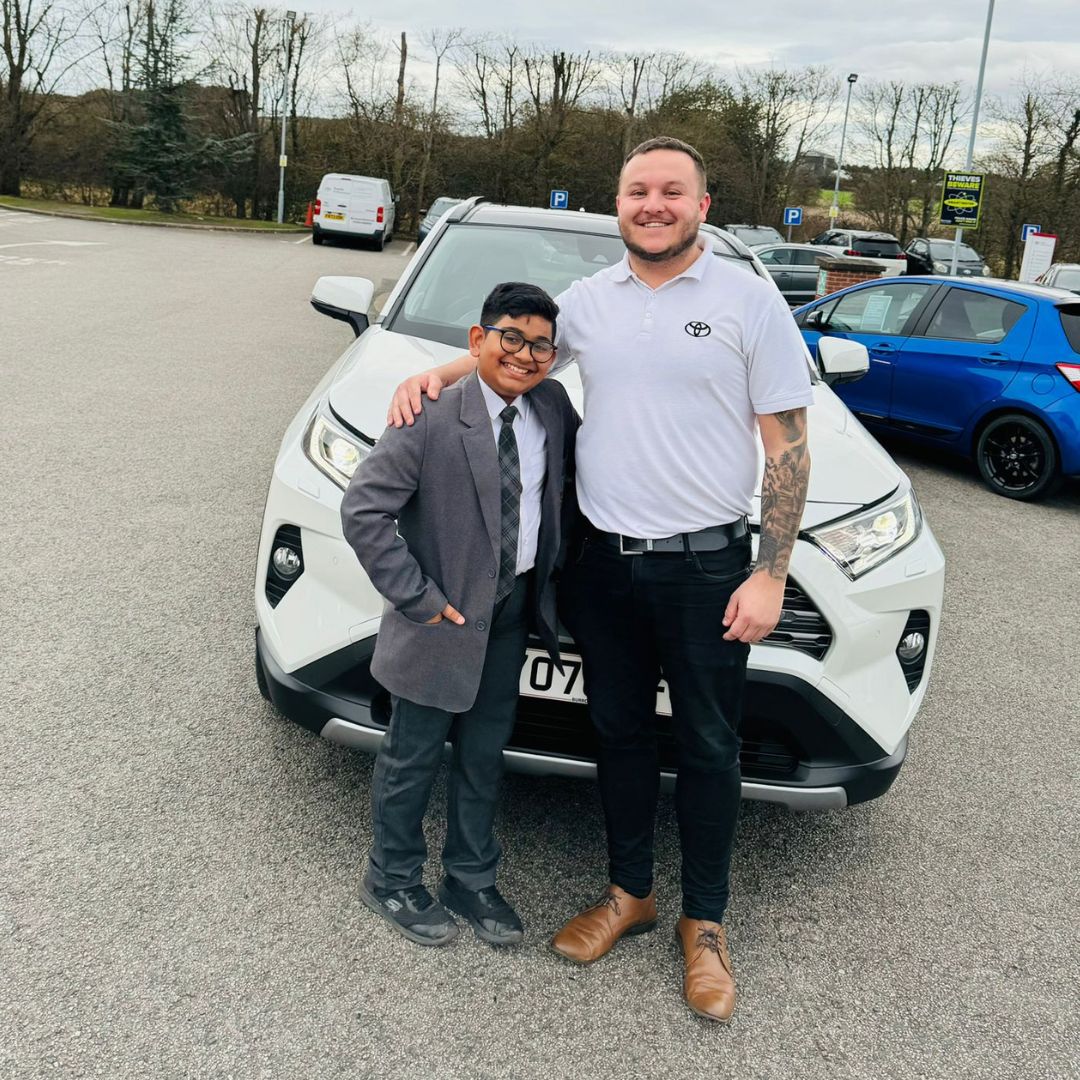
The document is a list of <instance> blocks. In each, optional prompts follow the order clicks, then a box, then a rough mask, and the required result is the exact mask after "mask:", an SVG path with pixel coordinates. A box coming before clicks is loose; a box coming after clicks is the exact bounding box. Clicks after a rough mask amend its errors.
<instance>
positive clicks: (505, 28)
mask: <svg viewBox="0 0 1080 1080" xmlns="http://www.w3.org/2000/svg"><path fill="white" fill-rule="evenodd" d="M986 9H987V3H986V0H963V2H960V3H949V2H942V0H885V2H882V0H870V2H868V3H860V2H859V0H843V2H841V0H810V2H807V0H759V2H757V3H754V2H753V0H750V2H746V0H740V2H738V3H736V2H733V0H711V2H710V0H683V2H682V3H671V2H670V0H669V2H667V3H663V2H658V0H652V2H649V3H646V2H644V0H591V2H590V0H585V2H584V3H583V2H582V0H539V2H537V3H532V4H522V3H516V4H513V6H512V7H511V5H509V4H507V3H506V0H412V2H411V3H409V4H407V5H403V7H402V8H400V9H398V11H397V12H394V13H393V14H389V15H384V14H382V13H383V12H387V11H388V10H389V5H387V6H383V5H371V6H370V7H367V8H363V9H354V10H353V13H354V15H355V17H356V18H357V19H360V20H363V19H371V20H372V21H373V22H374V23H375V24H376V25H377V26H378V27H379V28H381V29H383V30H385V31H387V32H389V33H394V34H397V33H399V32H400V31H402V30H405V31H406V32H408V33H409V34H410V39H415V38H417V37H418V36H419V34H420V33H421V32H422V31H423V30H424V29H426V28H428V27H432V26H461V27H464V28H466V29H468V30H470V31H472V32H474V33H477V34H492V33H501V32H509V33H512V34H513V36H514V38H515V39H516V40H518V41H521V42H527V41H535V42H538V43H543V44H547V45H553V46H558V47H560V48H566V49H571V50H575V51H578V50H581V51H583V50H585V49H593V50H605V49H619V50H649V49H672V50H680V51H683V52H687V53H692V54H694V55H696V56H700V57H701V58H702V59H706V60H709V61H712V62H715V63H717V64H718V65H720V66H721V67H722V68H730V67H734V66H735V65H736V64H738V65H761V64H770V63H775V64H778V65H781V66H787V67H796V66H801V65H803V64H809V63H822V64H826V65H828V66H829V67H830V68H831V69H832V70H833V71H834V72H835V73H837V74H843V75H846V74H847V73H848V72H850V71H856V72H859V73H860V74H861V75H863V76H864V77H875V78H897V79H904V80H906V81H907V80H910V81H927V80H940V81H951V80H953V79H957V80H960V81H961V82H963V83H964V84H966V85H967V86H968V87H969V88H970V89H971V90H974V87H975V80H976V77H977V74H978V66H979V51H980V49H981V47H982V36H983V29H984V26H985V21H986ZM299 10H309V11H326V12H336V13H339V14H345V13H347V12H348V7H347V6H346V5H343V4H341V3H338V2H335V0H302V4H301V6H300V7H299ZM511 11H512V14H510V12H511ZM418 59H419V58H418ZM1051 68H1054V69H1057V70H1058V71H1059V72H1067V71H1072V72H1074V73H1077V74H1080V0H997V3H996V5H995V12H994V24H993V29H992V35H991V42H990V54H989V60H988V64H987V78H986V88H987V91H988V92H989V93H994V94H1006V93H1007V92H1008V91H1009V90H1010V88H1011V86H1012V85H1013V84H1014V83H1015V81H1016V80H1017V79H1019V78H1021V77H1022V76H1023V74H1024V73H1025V71H1044V70H1048V69H1051Z"/></svg>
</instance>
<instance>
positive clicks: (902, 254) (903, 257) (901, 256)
mask: <svg viewBox="0 0 1080 1080" xmlns="http://www.w3.org/2000/svg"><path fill="white" fill-rule="evenodd" d="M893 258H894V259H907V256H906V255H905V254H904V253H903V252H902V251H901V252H900V253H899V254H898V255H894V256H893Z"/></svg>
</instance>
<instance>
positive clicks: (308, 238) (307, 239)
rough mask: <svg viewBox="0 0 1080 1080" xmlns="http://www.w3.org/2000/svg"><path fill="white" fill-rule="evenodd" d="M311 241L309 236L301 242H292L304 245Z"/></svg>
mask: <svg viewBox="0 0 1080 1080" xmlns="http://www.w3.org/2000/svg"><path fill="white" fill-rule="evenodd" d="M310 239H311V237H310V236H305V237H304V239H303V240H294V241H293V243H294V244H306V243H307V242H308V241H309V240H310Z"/></svg>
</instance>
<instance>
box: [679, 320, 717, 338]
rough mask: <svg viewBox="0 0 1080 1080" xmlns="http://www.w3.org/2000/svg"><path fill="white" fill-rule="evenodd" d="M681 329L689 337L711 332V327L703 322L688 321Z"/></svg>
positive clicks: (704, 335) (703, 335)
mask: <svg viewBox="0 0 1080 1080" xmlns="http://www.w3.org/2000/svg"><path fill="white" fill-rule="evenodd" d="M683 329H684V330H685V331H686V332H687V333H688V334H689V335H690V336H691V337H708V336H709V335H710V334H711V333H712V327H711V326H710V325H709V324H708V323H704V322H688V323H687V324H686V325H685V326H684V327H683Z"/></svg>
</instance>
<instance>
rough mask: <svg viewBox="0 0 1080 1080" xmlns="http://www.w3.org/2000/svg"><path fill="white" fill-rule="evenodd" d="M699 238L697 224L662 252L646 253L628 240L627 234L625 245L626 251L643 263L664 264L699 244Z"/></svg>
mask: <svg viewBox="0 0 1080 1080" xmlns="http://www.w3.org/2000/svg"><path fill="white" fill-rule="evenodd" d="M621 231H622V230H621V229H620V232H621ZM697 238H698V230H697V224H696V223H695V224H694V226H693V228H691V229H689V230H687V233H686V235H685V236H683V237H681V238H680V239H678V240H676V241H675V243H674V244H672V245H671V247H666V248H664V249H663V250H662V251H646V250H645V248H643V247H639V246H638V245H637V244H635V243H634V242H633V241H632V240H630V239H628V238H627V236H626V235H625V234H623V243H624V244H625V245H626V250H627V251H629V252H630V254H631V255H633V256H634V257H635V258H638V259H641V261H642V262H651V263H662V262H670V261H671V260H672V259H677V258H678V257H679V256H680V255H682V254H683V253H684V252H686V251H688V250H689V249H690V248H691V247H693V246H694V244H696V243H697Z"/></svg>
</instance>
